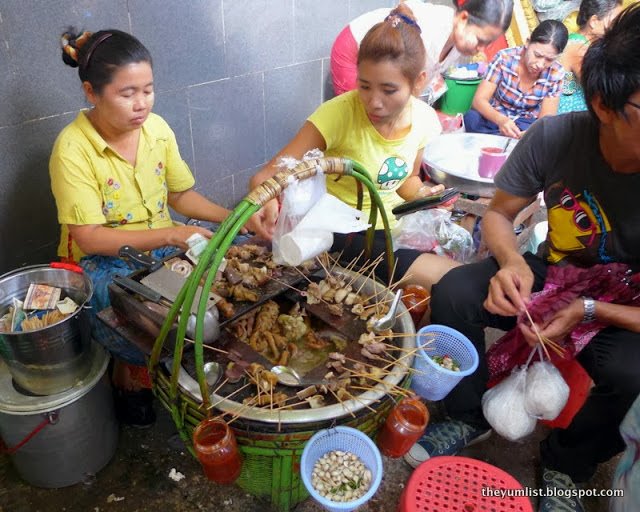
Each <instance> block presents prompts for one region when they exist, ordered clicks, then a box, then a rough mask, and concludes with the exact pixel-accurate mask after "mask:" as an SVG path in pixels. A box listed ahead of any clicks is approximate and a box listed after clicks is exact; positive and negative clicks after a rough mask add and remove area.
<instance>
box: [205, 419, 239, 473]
mask: <svg viewBox="0 0 640 512" xmlns="http://www.w3.org/2000/svg"><path fill="white" fill-rule="evenodd" d="M193 448H194V449H195V451H196V455H197V457H198V460H199V461H200V464H201V465H202V469H203V471H204V474H205V475H206V476H207V478H208V479H209V480H212V481H214V482H217V483H219V484H230V483H233V482H234V481H235V480H236V479H237V478H238V477H239V476H240V470H241V469H242V458H241V456H240V451H239V450H238V445H237V443H236V437H235V435H234V434H233V431H232V430H231V428H229V425H227V423H226V422H224V421H222V420H216V419H213V418H208V419H205V420H202V421H201V422H200V423H199V424H198V426H197V427H196V429H195V430H194V431H193Z"/></svg>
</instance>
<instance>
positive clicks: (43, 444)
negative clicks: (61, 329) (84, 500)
mask: <svg viewBox="0 0 640 512" xmlns="http://www.w3.org/2000/svg"><path fill="white" fill-rule="evenodd" d="M90 353H91V356H92V362H91V364H90V369H89V374H88V375H87V378H86V380H85V381H83V382H79V383H78V384H77V385H76V386H74V387H73V388H72V389H70V390H68V391H65V392H64V393H58V394H55V395H50V396H47V397H42V396H29V395H25V394H22V393H20V392H19V391H17V390H16V388H15V386H14V385H13V382H12V378H11V374H10V373H9V370H8V368H7V366H6V365H5V364H4V363H2V362H1V361H0V437H2V439H3V440H4V443H5V444H6V445H7V447H8V449H9V450H10V451H11V450H12V449H14V450H15V451H14V453H10V458H11V462H12V463H13V465H14V467H15V469H16V471H17V472H18V474H19V475H20V476H21V477H22V478H24V479H25V480H26V481H27V482H28V483H29V484H31V485H34V486H36V487H47V488H58V487H66V486H68V485H74V484H76V483H79V482H82V481H85V480H87V479H91V478H92V477H93V476H94V475H95V474H96V473H97V472H98V471H100V470H101V469H102V468H103V467H104V466H105V465H106V464H107V463H108V462H109V461H110V460H111V458H112V457H113V454H114V453H115V450H116V446H117V443H118V422H117V421H116V418H115V412H114V407H113V395H112V393H111V385H110V383H109V380H108V378H107V377H106V376H105V372H106V369H107V365H108V363H109V356H108V354H107V353H106V352H105V351H104V349H102V348H101V347H100V346H99V345H98V344H97V343H94V346H93V348H92V350H91V351H90ZM38 428H40V430H38V431H37V432H35V431H36V430H37V429H38ZM34 432H35V434H34V435H33V437H31V439H29V440H28V441H27V442H26V443H24V444H23V445H22V446H19V447H18V445H20V443H21V442H24V440H25V439H26V438H27V437H28V436H29V435H31V434H32V433H34Z"/></svg>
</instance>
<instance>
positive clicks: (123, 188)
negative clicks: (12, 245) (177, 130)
mask: <svg viewBox="0 0 640 512" xmlns="http://www.w3.org/2000/svg"><path fill="white" fill-rule="evenodd" d="M49 173H50V175H51V189H52V191H53V195H54V197H55V200H56V205H57V207H58V222H59V223H60V225H61V236H60V245H59V246H58V255H59V256H61V257H63V258H72V259H74V260H75V261H78V260H79V259H80V258H81V257H82V256H84V254H83V253H82V251H81V250H80V248H79V247H78V246H77V245H76V243H75V241H73V240H72V239H71V236H70V234H69V230H68V228H67V225H68V224H72V225H87V224H100V225H102V226H106V227H110V228H115V229H127V230H139V229H156V228H164V227H170V226H171V225H172V221H171V216H170V214H169V209H168V206H167V193H168V192H182V191H185V190H188V189H190V188H191V187H193V185H194V183H195V180H194V178H193V175H192V174H191V171H190V170H189V167H188V166H187V164H186V163H185V162H184V161H183V160H182V158H181V156H180V152H179V150H178V144H177V142H176V138H175V135H174V133H173V131H172V130H171V128H169V125H168V124H167V123H166V122H165V121H164V119H162V118H161V117H160V116H158V115H155V114H150V115H149V118H148V119H147V120H146V121H145V123H144V124H143V125H142V132H141V135H140V141H139V143H138V152H137V155H136V166H135V167H134V166H132V165H131V164H130V163H129V162H128V161H126V160H125V159H124V158H122V157H121V156H120V155H119V154H118V153H116V152H115V151H114V150H113V149H111V148H110V147H109V146H108V145H107V143H106V142H105V141H104V139H103V138H102V137H101V136H100V135H99V134H98V132H97V131H96V130H95V128H94V127H93V125H92V124H91V122H90V121H89V119H88V118H87V116H86V115H85V113H84V112H80V113H79V114H78V117H76V119H75V120H74V121H73V122H72V123H70V124H69V125H67V126H66V127H65V128H64V129H63V130H62V132H60V135H58V138H57V139H56V142H55V144H54V146H53V152H52V153H51V159H50V160H49Z"/></svg>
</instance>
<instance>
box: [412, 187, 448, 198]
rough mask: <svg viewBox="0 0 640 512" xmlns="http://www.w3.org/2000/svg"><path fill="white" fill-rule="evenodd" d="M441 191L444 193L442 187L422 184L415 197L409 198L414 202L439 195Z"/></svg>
mask: <svg viewBox="0 0 640 512" xmlns="http://www.w3.org/2000/svg"><path fill="white" fill-rule="evenodd" d="M442 191H444V185H435V186H433V187H432V186H431V185H428V184H426V183H424V184H423V185H422V186H421V187H420V188H419V189H418V191H417V192H416V195H415V196H413V197H412V198H411V200H412V201H414V200H416V199H421V198H423V197H429V196H434V195H436V194H439V193H440V192H442Z"/></svg>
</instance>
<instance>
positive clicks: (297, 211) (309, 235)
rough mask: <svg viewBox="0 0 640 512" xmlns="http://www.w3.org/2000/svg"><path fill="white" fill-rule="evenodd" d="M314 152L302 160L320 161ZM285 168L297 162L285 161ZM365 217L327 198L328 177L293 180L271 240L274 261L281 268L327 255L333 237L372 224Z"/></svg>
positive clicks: (320, 175) (307, 154)
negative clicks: (323, 254)
mask: <svg viewBox="0 0 640 512" xmlns="http://www.w3.org/2000/svg"><path fill="white" fill-rule="evenodd" d="M321 156H322V153H321V152H320V151H319V150H313V151H310V152H308V153H306V154H305V156H304V157H303V160H308V159H314V158H319V157H321ZM282 163H283V165H284V166H285V167H292V166H295V165H296V164H297V163H298V162H297V161H296V160H294V159H285V160H284V162H282ZM363 217H364V214H363V213H362V212H361V211H360V210H357V209H355V208H352V207H351V206H349V205H347V204H346V203H344V202H342V201H340V200H339V199H338V198H336V197H334V196H332V195H329V194H327V187H326V183H325V176H324V173H322V172H321V171H320V170H318V173H317V174H316V175H315V176H313V177H311V178H307V179H304V180H301V181H298V180H295V179H293V178H291V182H290V183H289V184H288V186H287V188H286V189H285V191H284V193H283V199H282V206H281V208H280V215H279V216H278V221H277V223H276V228H275V232H274V235H273V239H272V248H273V260H274V261H275V262H276V263H278V264H280V265H282V264H286V265H294V266H295V265H300V264H301V263H302V262H304V261H306V260H308V259H311V258H314V257H315V256H317V255H318V254H321V253H322V252H324V251H327V250H329V249H330V248H331V246H332V245H333V233H353V232H357V231H362V230H364V229H367V228H368V227H369V224H367V223H366V222H364V221H362V218H363Z"/></svg>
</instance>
